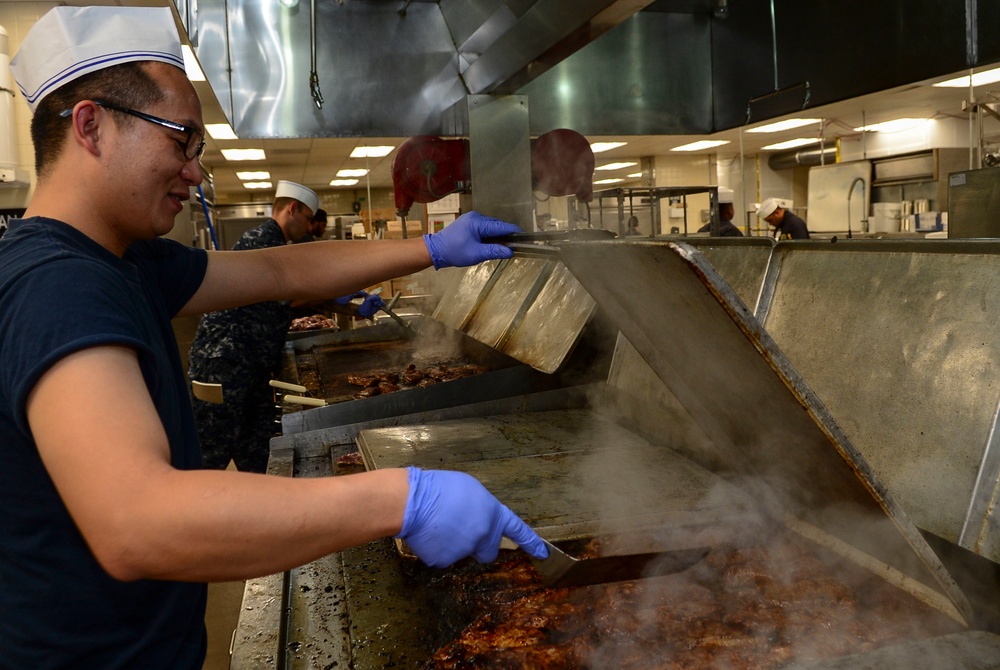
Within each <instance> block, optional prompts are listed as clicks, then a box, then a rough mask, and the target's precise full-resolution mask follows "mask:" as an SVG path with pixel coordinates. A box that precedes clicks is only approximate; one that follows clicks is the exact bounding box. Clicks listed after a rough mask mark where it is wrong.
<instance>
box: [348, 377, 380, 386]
mask: <svg viewBox="0 0 1000 670" xmlns="http://www.w3.org/2000/svg"><path fill="white" fill-rule="evenodd" d="M378 382H379V379H378V377H373V376H370V375H368V376H366V375H347V383H348V384H351V385H352V386H362V387H368V386H377V385H378Z"/></svg>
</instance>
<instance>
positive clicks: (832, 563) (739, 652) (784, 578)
mask: <svg viewBox="0 0 1000 670" xmlns="http://www.w3.org/2000/svg"><path fill="white" fill-rule="evenodd" d="M525 566H530V564H529V563H528V562H527V559H526V558H525V557H524V555H523V554H522V553H520V552H514V553H511V554H510V555H507V556H505V557H502V558H501V559H500V560H499V561H497V562H496V563H495V564H494V565H493V566H492V568H491V569H487V570H482V571H478V572H476V573H475V574H473V575H464V576H463V575H461V574H457V575H454V576H452V577H450V578H445V579H443V580H442V583H441V584H439V585H438V587H439V588H440V587H444V588H447V589H450V592H451V593H452V594H453V607H455V608H456V609H457V611H459V612H463V613H464V614H465V615H467V616H469V617H470V619H469V623H468V625H466V626H465V628H464V629H463V630H461V631H460V632H459V633H458V634H457V636H456V637H455V638H454V639H453V640H452V641H451V642H449V643H447V644H445V645H443V646H442V647H441V648H439V649H438V650H437V651H435V652H434V654H433V655H432V657H431V658H430V660H428V662H427V663H426V665H425V666H424V668H425V670H431V669H435V670H458V669H464V668H476V669H478V670H491V669H493V670H495V669H506V668H526V667H528V668H545V669H552V668H621V669H623V670H639V669H642V670H647V669H650V668H663V669H666V668H726V669H727V670H741V669H744V668H745V669H747V670H750V669H753V670H757V669H765V668H780V667H783V666H785V665H787V664H789V663H791V662H792V661H797V662H808V661H815V660H822V659H829V658H835V657H838V656H843V655H847V654H852V653H857V652H860V651H866V650H870V649H874V648H877V647H879V646H883V645H886V644H889V643H894V642H901V641H905V640H910V639H922V638H925V637H930V636H934V635H943V634H947V633H951V632H957V631H959V630H961V629H962V627H961V626H959V625H958V624H957V623H956V622H954V621H952V620H951V619H949V618H947V617H945V616H944V615H942V614H941V613H939V612H937V611H936V610H933V609H931V608H930V607H928V606H926V605H924V604H923V603H922V602H920V601H917V600H916V599H914V598H913V597H912V596H910V595H909V594H907V593H905V592H903V591H901V590H899V589H897V588H896V587H894V586H892V585H891V584H889V583H888V582H887V581H885V580H883V579H880V578H879V577H876V576H875V575H873V574H871V573H869V572H867V571H865V570H863V569H861V568H859V567H858V566H857V565H855V564H853V563H849V562H847V561H845V560H844V559H841V558H839V557H836V556H834V555H832V554H827V553H826V552H825V551H824V550H821V549H819V547H817V546H815V545H812V544H810V543H808V542H805V541H803V540H802V539H801V538H798V537H797V536H793V535H790V534H789V535H779V536H775V537H771V538H769V539H768V540H767V542H766V544H765V545H762V546H756V547H747V548H721V547H720V548H716V549H715V550H713V551H712V552H711V553H710V554H709V555H708V556H707V557H706V559H705V560H704V561H702V562H701V563H700V564H699V565H697V566H695V567H694V568H692V569H690V570H688V571H686V572H684V573H679V574H675V575H669V576H664V577H657V578H653V579H646V580H636V581H631V582H618V583H615V584H606V585H597V586H588V587H583V588H575V589H549V588H545V587H543V586H541V585H540V583H539V582H538V581H537V576H536V575H533V574H532V573H533V570H532V569H530V567H525Z"/></svg>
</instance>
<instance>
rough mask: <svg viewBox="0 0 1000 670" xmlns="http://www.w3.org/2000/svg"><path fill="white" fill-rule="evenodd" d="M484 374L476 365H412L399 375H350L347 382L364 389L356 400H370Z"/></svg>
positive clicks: (395, 373) (481, 367)
mask: <svg viewBox="0 0 1000 670" xmlns="http://www.w3.org/2000/svg"><path fill="white" fill-rule="evenodd" d="M484 372H486V368H485V367H483V366H481V365H474V364H461V365H449V364H447V363H440V364H438V365H434V366H430V367H427V368H425V369H419V368H417V366H416V365H414V364H413V363H410V364H409V365H407V366H406V368H405V369H403V370H402V371H401V372H399V373H397V372H394V371H391V370H385V371H379V372H370V373H368V374H365V375H348V377H347V381H348V383H349V384H351V385H353V386H361V387H363V390H362V391H359V392H358V393H356V394H354V397H355V398H369V397H371V396H375V395H384V394H386V393H395V392H396V391H400V390H404V389H407V388H413V387H418V386H420V387H422V386H429V385H431V384H436V383H438V382H446V381H453V380H455V379H462V378H464V377H471V376H474V375H479V374H482V373H484Z"/></svg>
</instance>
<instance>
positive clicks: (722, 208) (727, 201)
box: [698, 186, 743, 237]
mask: <svg viewBox="0 0 1000 670" xmlns="http://www.w3.org/2000/svg"><path fill="white" fill-rule="evenodd" d="M733 195H734V194H733V189H731V188H726V187H725V186H720V187H719V203H718V205H717V206H716V208H717V210H718V212H719V224H718V232H717V233H716V235H717V236H719V237H743V233H742V232H740V229H739V228H737V227H736V226H735V224H733V216H734V214H735V210H734V209H733ZM698 232H699V233H711V232H712V224H711V222H709V223H706V224H705V225H704V226H702V227H701V228H699V229H698Z"/></svg>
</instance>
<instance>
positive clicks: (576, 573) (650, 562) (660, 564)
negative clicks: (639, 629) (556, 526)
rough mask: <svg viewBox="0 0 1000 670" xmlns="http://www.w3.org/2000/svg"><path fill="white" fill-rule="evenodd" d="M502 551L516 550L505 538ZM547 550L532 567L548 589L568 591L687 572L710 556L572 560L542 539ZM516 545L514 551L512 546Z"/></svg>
mask: <svg viewBox="0 0 1000 670" xmlns="http://www.w3.org/2000/svg"><path fill="white" fill-rule="evenodd" d="M503 540H504V541H503V542H501V544H500V546H501V548H513V547H516V546H517V545H515V544H514V543H513V542H511V541H510V540H508V538H503ZM542 542H545V546H546V547H548V550H549V556H548V558H545V559H541V560H539V559H537V558H534V557H532V556H529V558H530V559H531V563H532V564H533V565H534V566H535V569H536V570H538V572H539V574H541V576H542V580H543V581H544V582H545V584H546V585H547V586H551V587H554V588H567V587H570V586H588V585H590V584H606V583H609V582H624V581H628V580H630V579H646V578H649V577H660V576H663V575H669V574H672V573H675V572H681V571H683V570H687V569H688V568H690V567H691V566H693V565H694V564H696V563H698V562H699V561H700V560H701V559H703V558H705V556H706V555H707V554H708V552H709V550H710V548H709V547H693V548H686V549H674V550H667V551H653V552H645V553H639V554H622V555H620V556H598V557H596V558H573V557H572V556H570V555H569V554H567V553H566V552H564V551H563V550H561V549H559V548H558V547H556V546H555V545H553V544H552V543H551V542H549V541H548V540H545V539H544V538H543V539H542ZM511 545H513V547H512V546H511Z"/></svg>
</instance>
